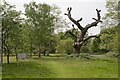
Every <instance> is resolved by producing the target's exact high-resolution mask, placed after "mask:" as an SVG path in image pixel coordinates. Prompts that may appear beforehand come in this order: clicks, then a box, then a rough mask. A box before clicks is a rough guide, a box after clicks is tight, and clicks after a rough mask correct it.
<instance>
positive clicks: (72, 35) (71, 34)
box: [62, 30, 77, 41]
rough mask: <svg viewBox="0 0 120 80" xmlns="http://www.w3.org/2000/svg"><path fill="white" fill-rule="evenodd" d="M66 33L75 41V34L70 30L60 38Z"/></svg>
mask: <svg viewBox="0 0 120 80" xmlns="http://www.w3.org/2000/svg"><path fill="white" fill-rule="evenodd" d="M67 34H69V35H70V37H71V38H72V39H73V40H74V41H77V36H76V35H75V34H73V32H71V31H70V30H69V31H67V32H66V33H65V34H64V36H63V37H62V38H64V37H65V36H66V35H67Z"/></svg>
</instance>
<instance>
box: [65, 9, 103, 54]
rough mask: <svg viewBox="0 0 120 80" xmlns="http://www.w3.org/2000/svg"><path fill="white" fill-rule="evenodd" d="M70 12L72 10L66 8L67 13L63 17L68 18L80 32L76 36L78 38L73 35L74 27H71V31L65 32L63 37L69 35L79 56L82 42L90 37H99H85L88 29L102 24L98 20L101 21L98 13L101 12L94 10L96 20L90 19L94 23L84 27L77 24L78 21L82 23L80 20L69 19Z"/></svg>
mask: <svg viewBox="0 0 120 80" xmlns="http://www.w3.org/2000/svg"><path fill="white" fill-rule="evenodd" d="M71 10H72V8H71V7H68V8H67V11H68V13H67V14H66V13H65V15H67V16H68V18H69V19H70V20H71V21H72V22H73V23H74V24H75V25H76V26H77V27H78V29H79V30H80V32H79V33H78V34H80V35H79V36H77V35H76V34H74V30H76V29H75V28H74V25H72V26H73V29H72V30H69V31H66V33H65V35H66V34H69V35H70V36H71V37H72V38H73V40H74V45H73V47H74V50H75V53H77V54H79V53H80V49H81V47H82V45H83V44H84V42H86V41H87V40H89V39H90V38H92V37H96V38H98V37H100V35H98V36H97V35H92V36H88V37H85V35H86V33H87V31H88V29H90V28H91V27H94V26H97V24H98V23H99V22H102V21H101V20H100V19H101V16H100V12H101V10H98V9H96V11H97V19H96V18H92V19H93V20H95V21H94V22H92V23H91V24H87V25H86V26H85V27H83V26H81V24H80V23H79V22H80V21H82V18H80V19H79V20H75V19H73V18H72V17H71Z"/></svg>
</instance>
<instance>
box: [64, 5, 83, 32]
mask: <svg viewBox="0 0 120 80" xmlns="http://www.w3.org/2000/svg"><path fill="white" fill-rule="evenodd" d="M71 10H72V8H71V7H68V8H67V11H68V13H65V14H64V15H67V16H68V18H69V19H70V20H71V21H72V22H73V23H74V24H75V25H77V27H78V28H79V29H80V30H82V29H83V27H82V26H81V25H80V23H79V22H80V21H81V20H82V18H80V20H77V21H76V20H75V19H73V18H72V17H71Z"/></svg>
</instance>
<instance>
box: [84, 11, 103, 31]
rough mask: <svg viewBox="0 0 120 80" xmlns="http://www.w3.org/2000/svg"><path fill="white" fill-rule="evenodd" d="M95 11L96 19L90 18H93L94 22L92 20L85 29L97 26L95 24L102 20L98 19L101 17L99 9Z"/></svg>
mask: <svg viewBox="0 0 120 80" xmlns="http://www.w3.org/2000/svg"><path fill="white" fill-rule="evenodd" d="M96 11H97V19H96V18H92V19H93V20H95V22H92V23H91V24H88V25H86V28H87V29H89V28H91V27H94V26H97V24H98V23H99V22H102V21H101V20H100V19H101V16H100V12H101V10H98V9H96Z"/></svg>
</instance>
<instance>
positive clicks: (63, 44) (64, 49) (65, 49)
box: [56, 38, 73, 54]
mask: <svg viewBox="0 0 120 80" xmlns="http://www.w3.org/2000/svg"><path fill="white" fill-rule="evenodd" d="M72 44H73V40H72V39H71V38H67V39H65V40H60V41H59V42H58V45H57V46H56V52H57V53H67V54H71V53H73V47H72Z"/></svg>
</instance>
